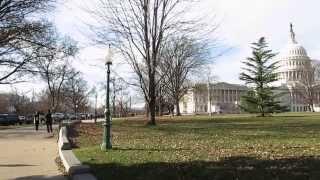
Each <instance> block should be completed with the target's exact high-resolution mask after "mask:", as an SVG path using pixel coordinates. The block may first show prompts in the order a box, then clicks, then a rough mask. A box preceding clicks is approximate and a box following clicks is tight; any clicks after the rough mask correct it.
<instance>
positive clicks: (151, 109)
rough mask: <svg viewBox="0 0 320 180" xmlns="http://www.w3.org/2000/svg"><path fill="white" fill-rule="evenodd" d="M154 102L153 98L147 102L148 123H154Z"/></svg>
mask: <svg viewBox="0 0 320 180" xmlns="http://www.w3.org/2000/svg"><path fill="white" fill-rule="evenodd" d="M155 105H156V103H155V100H154V99H151V100H150V102H149V105H148V106H149V113H148V125H156V106H155Z"/></svg>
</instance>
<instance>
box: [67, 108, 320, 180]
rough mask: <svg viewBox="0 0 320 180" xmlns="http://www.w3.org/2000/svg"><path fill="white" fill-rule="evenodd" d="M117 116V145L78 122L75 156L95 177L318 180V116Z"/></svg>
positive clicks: (96, 128) (114, 128)
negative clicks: (107, 146)
mask: <svg viewBox="0 0 320 180" xmlns="http://www.w3.org/2000/svg"><path fill="white" fill-rule="evenodd" d="M145 123H146V122H145V121H143V120H139V119H138V118H133V119H127V120H125V119H122V120H114V121H113V126H112V131H113V132H112V133H113V139H112V141H113V146H114V149H113V150H111V151H108V152H102V151H101V150H100V147H99V144H100V143H101V137H102V126H101V125H99V124H98V125H94V124H91V125H90V124H81V125H78V126H75V127H74V129H75V133H73V134H74V137H75V138H74V140H75V142H76V145H77V146H78V147H79V148H76V149H75V150H74V152H75V154H76V155H77V157H78V158H79V159H80V160H81V161H82V162H83V163H85V164H88V165H90V166H91V167H92V169H93V171H94V174H95V175H96V176H97V177H98V179H101V180H102V179H107V180H121V179H130V180H131V179H134V180H135V179H137V180H150V179H151V180H171V179H172V180H176V179H181V180H189V179H190V180H191V179H199V180H207V179H208V180H209V179H210V180H211V179H227V180H228V179H239V180H241V179H243V180H250V179H252V180H253V179H254V180H259V179H268V180H269V179H290V180H293V179H306V180H307V179H320V114H308V113H304V114H299V113H287V114H281V115H277V116H275V117H267V118H258V117H253V116H248V115H228V116H215V117H214V118H209V117H207V116H196V117H195V116H186V117H177V118H171V117H164V118H160V119H158V125H157V126H155V127H150V126H146V125H145Z"/></svg>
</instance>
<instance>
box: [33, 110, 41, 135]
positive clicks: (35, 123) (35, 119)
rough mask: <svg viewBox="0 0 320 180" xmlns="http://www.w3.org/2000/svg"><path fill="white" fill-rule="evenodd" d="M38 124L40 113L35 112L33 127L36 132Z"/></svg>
mask: <svg viewBox="0 0 320 180" xmlns="http://www.w3.org/2000/svg"><path fill="white" fill-rule="evenodd" d="M39 124H40V113H39V112H38V111H37V112H36V114H35V115H34V125H35V126H36V131H38V130H39Z"/></svg>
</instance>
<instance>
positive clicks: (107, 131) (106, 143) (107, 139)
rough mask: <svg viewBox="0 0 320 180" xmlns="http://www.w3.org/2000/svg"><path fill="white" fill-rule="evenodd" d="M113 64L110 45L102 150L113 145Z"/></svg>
mask: <svg viewBox="0 0 320 180" xmlns="http://www.w3.org/2000/svg"><path fill="white" fill-rule="evenodd" d="M111 64H112V52H111V47H110V45H109V49H108V54H107V56H106V66H107V94H106V109H105V120H106V122H105V123H104V131H103V141H102V144H101V150H108V149H112V144H111V121H110V103H109V98H110V96H109V91H110V87H109V83H110V66H111Z"/></svg>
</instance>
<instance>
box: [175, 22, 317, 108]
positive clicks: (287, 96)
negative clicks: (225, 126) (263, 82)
mask: <svg viewBox="0 0 320 180" xmlns="http://www.w3.org/2000/svg"><path fill="white" fill-rule="evenodd" d="M275 59H276V60H277V61H279V66H280V68H279V69H278V74H279V81H278V82H277V83H276V85H277V86H278V87H279V88H278V90H277V92H282V93H284V95H283V96H282V97H281V98H280V99H279V100H280V101H281V104H282V105H286V106H288V107H289V109H290V110H291V111H292V112H305V111H308V110H309V107H308V104H307V103H306V100H305V97H303V95H302V94H301V92H299V93H298V92H297V87H299V85H300V84H301V82H302V83H303V84H305V81H306V76H307V75H310V74H312V73H310V72H311V71H312V64H313V63H319V61H312V60H311V59H310V57H309V56H308V54H307V51H306V50H305V48H304V47H303V46H302V45H300V44H299V43H298V42H297V40H296V37H295V33H294V31H293V26H292V25H290V39H289V43H288V44H287V46H286V47H285V48H284V49H283V50H282V51H281V53H280V54H279V55H278V56H277V57H276V58H275ZM312 75H313V74H312ZM310 78H311V79H310ZM317 79H319V77H309V78H308V80H309V81H310V80H312V81H316V80H317ZM299 83H300V84H299ZM315 84H316V83H315ZM247 90H248V88H247V87H245V86H242V85H236V84H228V83H216V84H210V85H208V84H196V85H194V87H192V88H190V89H189V90H188V92H187V94H186V95H185V96H184V97H183V98H182V99H181V101H180V110H181V113H182V114H205V113H208V114H210V113H237V112H239V108H238V103H239V102H240V97H241V95H242V94H244V93H246V91H247ZM208 92H210V93H208ZM313 100H314V105H313V107H314V110H315V111H320V106H319V102H320V92H314V96H313Z"/></svg>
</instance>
